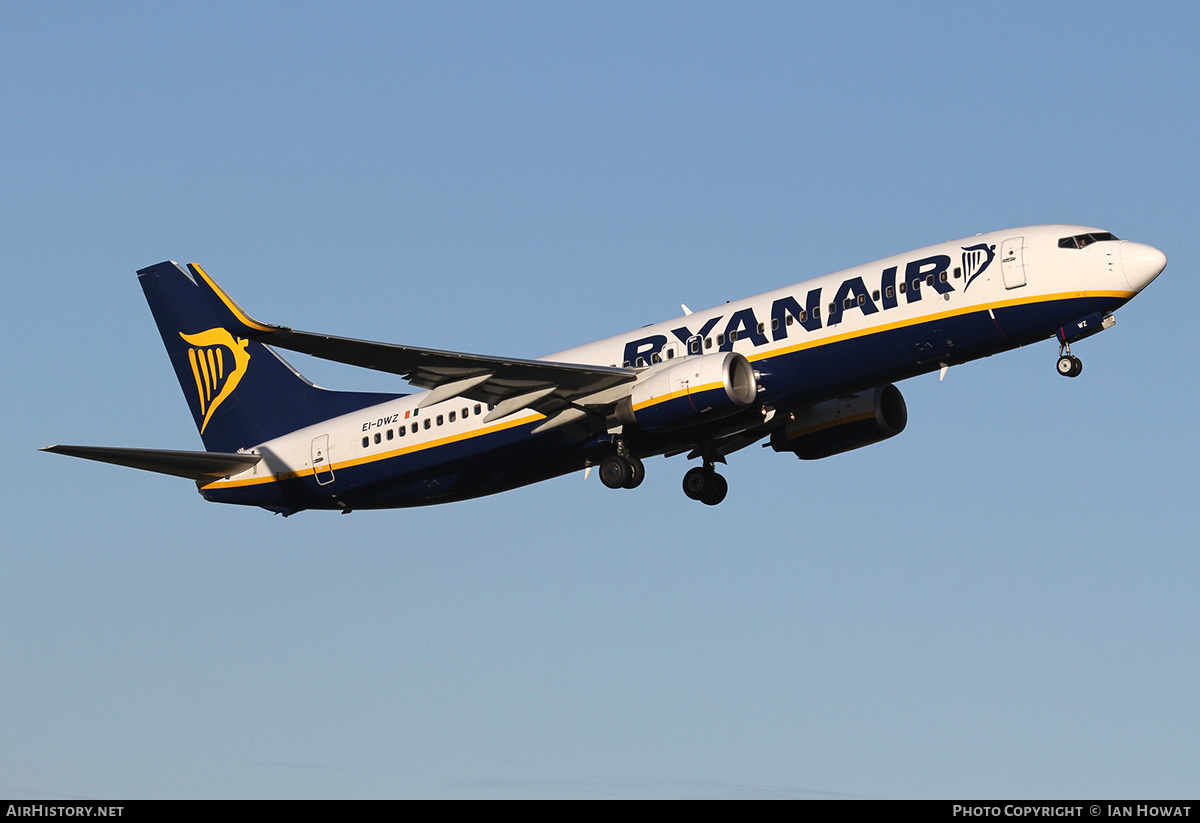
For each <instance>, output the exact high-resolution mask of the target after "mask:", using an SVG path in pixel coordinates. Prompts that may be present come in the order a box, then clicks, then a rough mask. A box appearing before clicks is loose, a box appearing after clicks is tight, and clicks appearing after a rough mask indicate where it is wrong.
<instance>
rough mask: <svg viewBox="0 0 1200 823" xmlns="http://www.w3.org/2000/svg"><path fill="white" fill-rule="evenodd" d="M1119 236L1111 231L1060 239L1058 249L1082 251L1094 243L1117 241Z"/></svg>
mask: <svg viewBox="0 0 1200 823" xmlns="http://www.w3.org/2000/svg"><path fill="white" fill-rule="evenodd" d="M1116 239H1117V236H1116V235H1115V234H1113V233H1112V232H1109V231H1094V232H1092V233H1091V234H1077V235H1075V236H1074V237H1060V238H1059V240H1058V247H1059V248H1060V249H1082V248H1084V247H1086V246H1090V245H1092V244H1093V243H1099V242H1100V241H1101V240H1116Z"/></svg>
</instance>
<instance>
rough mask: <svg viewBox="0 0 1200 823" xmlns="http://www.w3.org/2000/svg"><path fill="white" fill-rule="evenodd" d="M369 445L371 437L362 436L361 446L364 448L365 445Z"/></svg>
mask: <svg viewBox="0 0 1200 823" xmlns="http://www.w3.org/2000/svg"><path fill="white" fill-rule="evenodd" d="M369 445H371V438H369V437H364V438H363V448H364V449H365V448H366V447H367V446H369Z"/></svg>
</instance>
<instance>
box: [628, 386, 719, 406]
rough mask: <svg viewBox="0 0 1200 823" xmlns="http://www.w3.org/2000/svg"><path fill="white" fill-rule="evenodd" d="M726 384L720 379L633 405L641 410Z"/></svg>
mask: <svg viewBox="0 0 1200 823" xmlns="http://www.w3.org/2000/svg"><path fill="white" fill-rule="evenodd" d="M724 386H725V383H724V381H721V380H718V381H717V382H715V383H708V384H705V385H703V386H695V387H694V388H690V389H687V388H684V389H679V390H678V391H673V392H671V393H670V394H666V395H663V396H661V397H655V398H652V399H650V400H646V401H644V402H642V403H638V404H637V405H636V406H634V407H633V410H634V411H635V412H637V411H641V410H642V409H644V408H646V407H647V406H657V405H658V404H659V403H666V402H667V401H668V400H674V399H675V398H677V397H686V396H687V395H688V394H702V393H704V392H706V391H712V390H713V389H720V388H724Z"/></svg>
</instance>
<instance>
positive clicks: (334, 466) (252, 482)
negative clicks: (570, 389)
mask: <svg viewBox="0 0 1200 823" xmlns="http://www.w3.org/2000/svg"><path fill="white" fill-rule="evenodd" d="M545 416H546V415H544V414H539V413H538V412H529V413H528V414H523V415H521V416H520V417H519V418H517V419H516V420H513V421H510V422H504V423H496V424H494V425H491V426H487V427H485V428H482V429H475V430H472V431H465V432H460V433H459V434H451V435H447V436H446V437H440V438H438V439H436V440H426V441H424V442H420V443H414V444H412V445H411V446H405V447H403V448H399V449H393V450H391V451H386V452H377V453H374V454H369V455H365V456H363V457H356V458H354V459H352V460H343V461H342V462H340V463H333V462H329V463H326V467H327V470H329V471H335V470H340V469H348V468H352V467H354V466H361V465H365V464H367V463H376V462H378V461H380V460H390V459H391V458H393V457H400V456H401V455H405V454H412V453H414V452H420V451H425V450H426V449H433V448H437V447H438V446H446V445H449V444H451V443H458V442H460V441H462V440H470V439H471V438H474V437H482V436H484V435H488V434H494V433H495V432H498V431H503V430H505V429H511V428H513V427H515V426H523V425H526V424H529V423H533V422H534V421H537V420H542V419H544V418H545ZM312 473H313V470H312V468H311V467H309V468H305V469H297V470H296V471H294V472H286V473H284V474H274V475H264V476H260V477H248V478H244V479H243V478H237V479H233V480H223V479H221V480H214V481H212V482H211V483H207V484H205V485H203V486H201V488H203V489H216V488H220V489H228V488H233V487H236V486H256V485H261V484H263V483H274V482H276V481H280V480H293V479H295V478H298V477H307V476H309V475H311V474H312Z"/></svg>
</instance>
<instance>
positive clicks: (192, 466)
mask: <svg viewBox="0 0 1200 823" xmlns="http://www.w3.org/2000/svg"><path fill="white" fill-rule="evenodd" d="M41 451H44V452H53V453H54V454H65V455H69V456H70V457H82V458H84V459H85V460H98V461H100V462H101V463H115V464H116V465H118V466H129V467H130V468H131V469H142V470H143V471H148V472H159V473H160V474H173V475H175V476H176V477H186V478H188V479H190V480H207V479H211V478H214V477H224V476H226V475H230V474H239V473H241V472H244V471H245V470H246V469H248V468H250V467H251V466H253V465H255V464H256V463H258V461H259V460H262V455H260V454H228V453H224V452H191V451H171V450H167V449H117V448H110V447H107V446H47V447H46V448H44V449H41Z"/></svg>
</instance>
